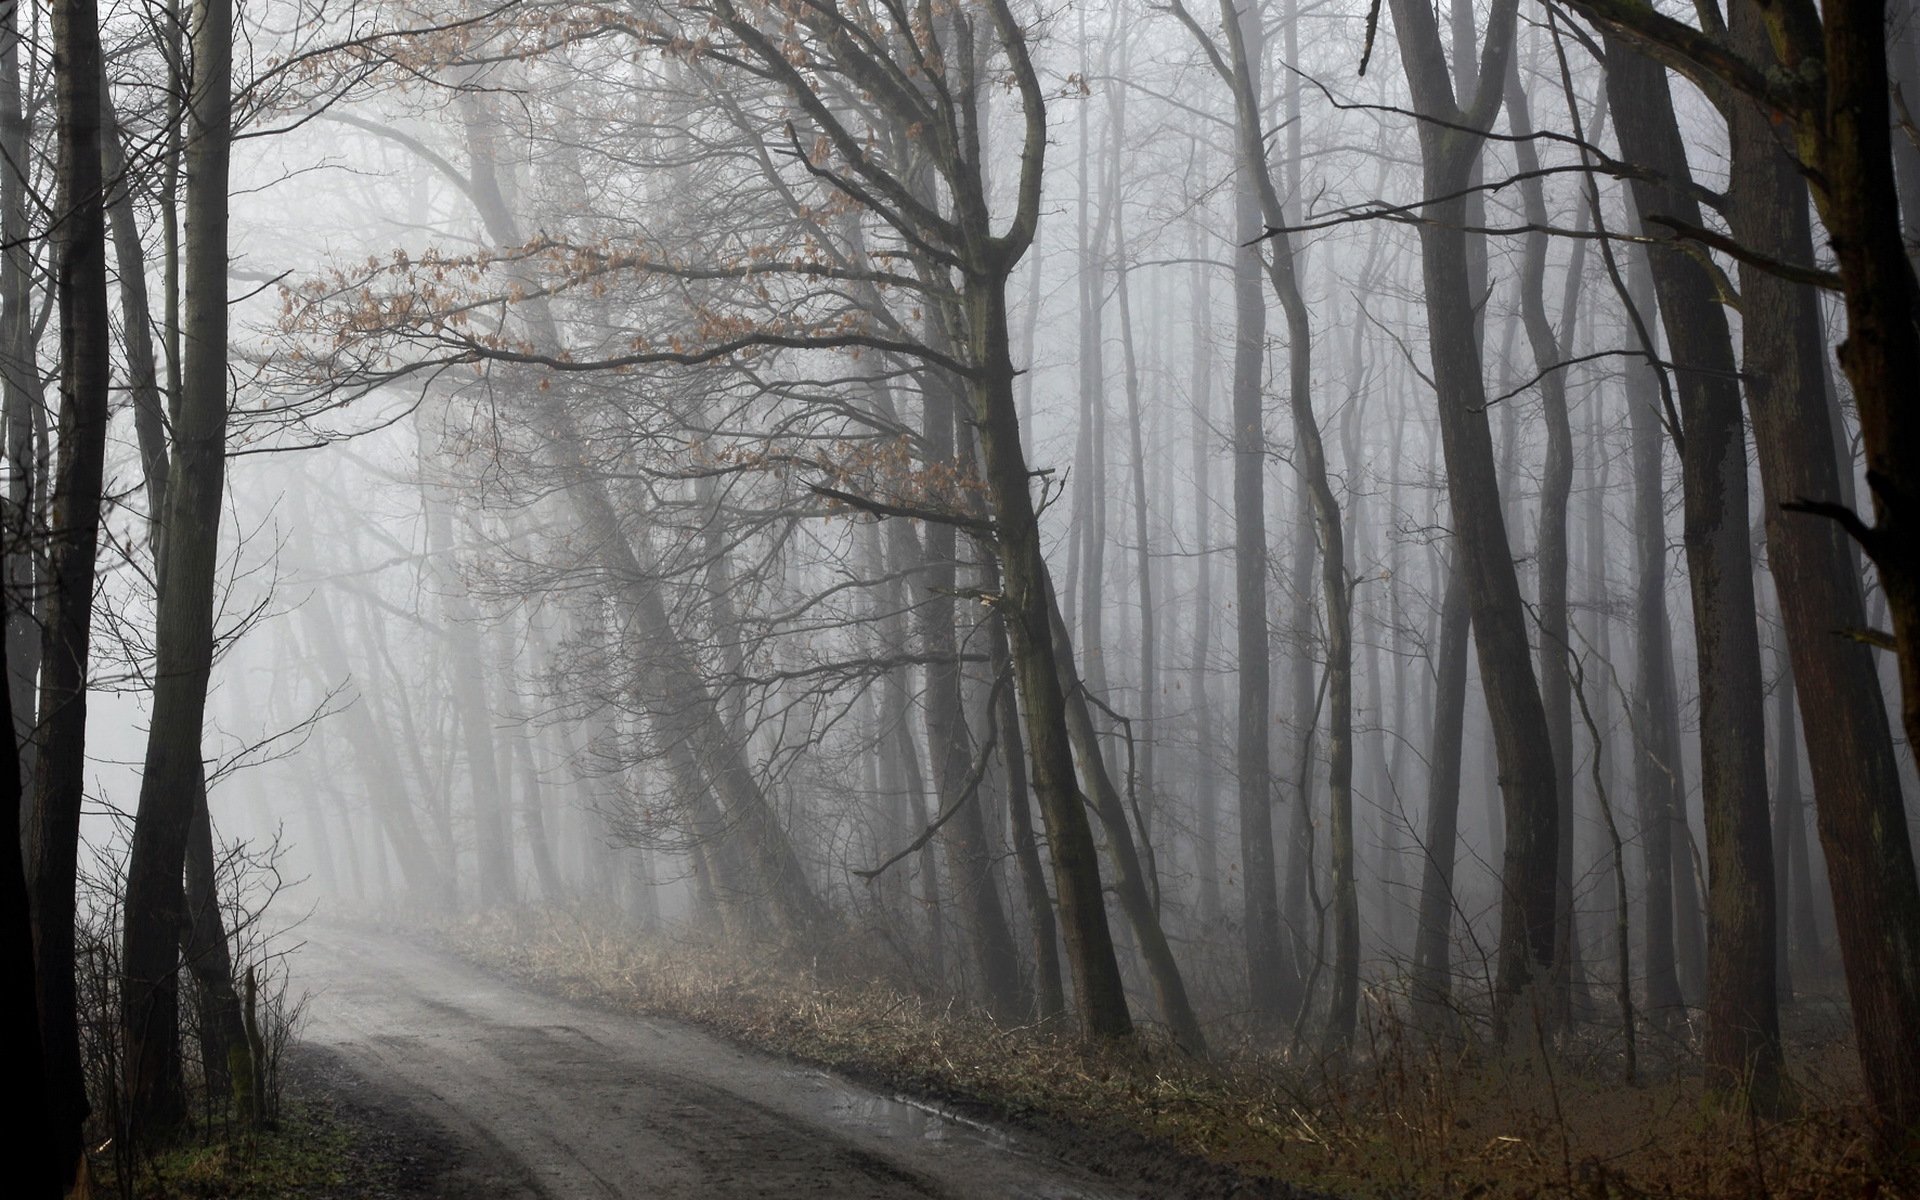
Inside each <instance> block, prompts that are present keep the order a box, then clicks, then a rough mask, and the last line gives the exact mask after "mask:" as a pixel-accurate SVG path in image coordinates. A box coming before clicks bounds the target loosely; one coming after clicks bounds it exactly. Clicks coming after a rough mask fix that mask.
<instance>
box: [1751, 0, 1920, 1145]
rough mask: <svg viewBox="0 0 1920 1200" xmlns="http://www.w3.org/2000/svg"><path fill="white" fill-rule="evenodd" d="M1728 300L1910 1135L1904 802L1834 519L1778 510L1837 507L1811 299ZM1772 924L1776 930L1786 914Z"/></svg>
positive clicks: (1768, 250) (1840, 896)
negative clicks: (1796, 505) (1736, 312)
mask: <svg viewBox="0 0 1920 1200" xmlns="http://www.w3.org/2000/svg"><path fill="white" fill-rule="evenodd" d="M1729 17H1730V20H1731V22H1732V24H1731V32H1732V35H1733V38H1734V41H1735V45H1736V46H1737V47H1739V48H1741V49H1742V50H1743V51H1744V52H1745V53H1747V54H1749V55H1756V56H1758V55H1763V54H1764V53H1765V52H1766V50H1767V47H1768V43H1767V32H1766V30H1765V28H1764V26H1763V25H1762V23H1761V15H1760V13H1759V12H1758V11H1748V6H1739V5H1736V6H1735V7H1734V8H1733V9H1732V10H1730V13H1729ZM1916 99H1920V97H1916ZM1731 126H1732V138H1733V164H1732V167H1733V174H1732V180H1731V185H1730V187H1729V190H1728V201H1729V209H1728V224H1729V227H1730V228H1731V230H1732V232H1733V235H1734V236H1735V237H1736V238H1739V239H1740V240H1741V241H1742V243H1744V244H1745V245H1748V246H1751V247H1753V248H1754V249H1755V250H1756V251H1757V252H1758V253H1760V254H1762V255H1766V256H1768V257H1771V258H1777V259H1780V260H1783V261H1788V262H1812V261H1813V251H1814V246H1813V235H1812V229H1811V221H1810V219H1809V214H1808V211H1807V192H1806V184H1805V182H1804V180H1803V179H1802V178H1801V176H1800V174H1799V172H1798V171H1797V170H1795V168H1794V166H1793V163H1792V161H1791V160H1790V159H1789V158H1788V157H1787V155H1786V153H1785V151H1784V150H1782V149H1781V147H1780V144H1779V142H1778V140H1777V135H1776V133H1775V131H1774V130H1773V128H1772V123H1771V122H1770V121H1769V120H1768V118H1767V117H1766V116H1764V115H1763V114H1761V113H1760V112H1759V111H1758V110H1757V109H1755V108H1753V107H1752V106H1749V105H1741V106H1738V107H1737V108H1736V109H1735V111H1734V115H1733V118H1732V121H1731ZM1909 150H1911V148H1909ZM1740 295H1741V335H1742V349H1743V355H1742V360H1743V361H1742V365H1743V371H1742V374H1741V379H1742V380H1743V381H1744V383H1745V384H1746V402H1747V411H1748V413H1749V414H1750V415H1751V417H1752V420H1753V433H1754V446H1755V450H1756V452H1757V454H1758V457H1759V460H1760V483H1761V490H1762V496H1763V498H1764V501H1765V512H1766V528H1767V555H1768V561H1769V563H1770V564H1771V566H1772V569H1773V576H1774V581H1775V592H1776V594H1777V595H1778V597H1779V601H1780V615H1781V619H1782V621H1783V623H1784V624H1785V627H1786V639H1787V648H1788V651H1789V653H1790V655H1791V660H1792V670H1791V673H1790V683H1789V682H1788V681H1786V680H1783V686H1787V687H1789V688H1790V689H1797V690H1798V692H1799V694H1800V696H1801V697H1802V699H1803V701H1804V702H1803V703H1802V704H1801V705H1800V706H1799V707H1800V720H1801V722H1802V725H1803V727H1804V729H1805V731H1806V741H1807V757H1808V763H1809V766H1810V767H1811V769H1812V776H1813V792H1814V803H1815V805H1816V807H1817V809H1818V811H1819V814H1820V828H1821V843H1822V845H1823V846H1824V847H1825V849H1826V852H1827V870H1828V878H1829V881H1830V886H1831V888H1832V891H1833V897H1834V905H1835V909H1836V911H1838V912H1839V913H1841V914H1843V915H1842V918H1841V923H1840V927H1841V934H1842V940H1841V956H1842V960H1843V962H1844V964H1845V968H1846V977H1847V991H1848V995H1849V997H1850V999H1851V1000H1852V1005H1853V1015H1854V1029H1855V1041H1856V1044H1857V1045H1858V1047H1859V1053H1860V1056H1861V1060H1860V1061H1861V1069H1862V1071H1863V1073H1864V1075H1865V1077H1866V1079H1867V1085H1868V1090H1869V1092H1870V1094H1871V1095H1872V1096H1873V1097H1874V1100H1875V1104H1876V1107H1878V1108H1880V1109H1881V1110H1882V1111H1889V1112H1891V1111H1904V1112H1905V1113H1906V1119H1907V1122H1908V1124H1909V1125H1910V1126H1911V1125H1914V1124H1916V1123H1920V1055H1915V1054H1888V1053H1886V1048H1887V1047H1889V1046H1920V880H1917V879H1916V876H1915V870H1914V861H1913V847H1912V842H1911V839H1910V836H1909V834H1908V826H1907V819H1906V813H1905V810H1904V809H1903V807H1902V804H1901V795H1900V777H1899V760H1898V758H1897V757H1896V753H1895V750H1894V745H1893V730H1892V729H1891V727H1890V725H1889V723H1888V719H1887V713H1886V707H1885V704H1884V702H1883V701H1882V699H1881V692H1880V686H1879V677H1878V673H1877V672H1876V670H1875V667H1874V663H1873V658H1872V651H1871V650H1869V649H1868V648H1867V647H1866V646H1864V645H1861V644H1860V643H1858V642H1855V641H1852V640H1850V639H1848V638H1846V637H1844V636H1841V635H1839V634H1837V633H1836V632H1835V631H1836V630H1840V629H1856V628H1860V627H1862V626H1864V625H1865V624H1866V614H1865V609H1864V605H1863V603H1862V598H1861V587H1860V576H1859V574H1858V572H1857V570H1856V569H1855V565H1854V562H1853V556H1852V551H1851V548H1850V547H1849V546H1848V544H1847V541H1846V539H1845V536H1844V533H1843V531H1842V530H1841V529H1840V528H1839V527H1838V526H1836V525H1835V524H1834V523H1833V522H1832V521H1829V520H1826V519H1823V518H1821V517H1815V516H1808V515H1804V514H1799V513H1790V512H1787V511H1786V510H1785V509H1784V507H1783V506H1784V505H1787V504H1790V503H1793V502H1795V501H1806V500H1813V501H1821V502H1826V503H1830V504H1838V503H1844V502H1845V497H1844V496H1843V494H1842V492H1841V488H1840V480H1839V477H1838V472H1837V470H1836V469H1835V447H1834V445H1833V442H1832V437H1831V427H1830V426H1829V424H1828V421H1827V413H1826V403H1825V388H1824V386H1823V377H1824V375H1825V357H1826V350H1825V338H1824V336H1823V330H1822V327H1821V318H1820V301H1819V298H1818V297H1817V296H1815V295H1814V294H1813V292H1812V291H1811V289H1809V288H1807V287H1804V286H1802V285H1798V284H1795V283H1791V282H1789V281H1787V280H1784V279H1781V278H1779V277H1777V276H1775V275H1771V274H1768V273H1767V272H1766V271H1763V270H1760V269H1758V268H1755V267H1751V266H1747V265H1744V264H1743V265H1742V266H1741V268H1740ZM1910 384H1911V380H1909V381H1908V386H1910ZM1901 403H1905V404H1909V405H1910V404H1911V400H1910V399H1907V400H1903V401H1901ZM1909 531H1910V532H1911V529H1910V530H1909ZM1892 590H1893V589H1892V587H1891V586H1890V588H1889V595H1891V594H1892ZM1909 703H1911V699H1909ZM1783 736H1784V737H1785V738H1786V739H1787V740H1786V741H1785V742H1783V743H1782V744H1781V745H1780V747H1779V748H1778V752H1779V761H1780V762H1781V763H1782V769H1783V770H1785V769H1786V766H1787V765H1788V764H1789V760H1790V755H1789V750H1790V749H1792V750H1795V751H1797V747H1790V745H1789V744H1788V743H1790V742H1791V740H1792V738H1791V731H1790V730H1787V731H1783ZM1791 766H1792V770H1793V778H1792V779H1791V781H1790V780H1789V779H1788V778H1787V777H1786V776H1784V775H1782V776H1781V777H1780V778H1779V780H1778V783H1777V787H1778V800H1777V803H1778V805H1779V807H1780V809H1781V810H1782V814H1783V818H1784V819H1785V820H1788V821H1791V822H1793V823H1795V824H1797V823H1798V822H1799V820H1800V816H1799V808H1800V803H1799V797H1798V788H1799V779H1798V774H1799V764H1798V761H1797V757H1795V758H1793V759H1792V761H1791ZM1789 787H1791V788H1792V789H1793V791H1792V792H1791V793H1789V791H1788V788H1789ZM1789 801H1791V804H1790V805H1789ZM1783 828H1784V827H1783ZM1781 849H1788V850H1790V849H1791V847H1790V845H1789V846H1782V847H1781ZM1789 865H1790V864H1789V863H1788V862H1787V861H1784V860H1781V861H1776V862H1775V863H1774V870H1775V871H1776V872H1777V873H1778V875H1779V877H1780V880H1781V882H1782V883H1785V882H1786V881H1787V880H1789V879H1790V878H1791V876H1790V874H1789ZM1869 914H1870V915H1869ZM1777 916H1778V917H1779V918H1780V920H1781V923H1782V925H1783V927H1784V923H1785V910H1784V909H1782V910H1780V911H1779V912H1778V913H1777ZM1777 944H1778V942H1777V941H1776V945H1777Z"/></svg>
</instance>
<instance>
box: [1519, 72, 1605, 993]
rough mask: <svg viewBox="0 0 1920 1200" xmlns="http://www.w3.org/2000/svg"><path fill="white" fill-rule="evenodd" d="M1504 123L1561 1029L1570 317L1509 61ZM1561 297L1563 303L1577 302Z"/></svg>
mask: <svg viewBox="0 0 1920 1200" xmlns="http://www.w3.org/2000/svg"><path fill="white" fill-rule="evenodd" d="M1506 88H1507V121H1508V124H1509V126H1510V127H1511V129H1512V131H1513V135H1514V139H1515V141H1514V155H1515V163H1516V165H1517V166H1518V168H1519V171H1520V173H1521V174H1522V176H1523V177H1524V176H1528V175H1531V176H1532V177H1531V178H1522V180H1521V183H1520V195H1521V199H1522V201H1523V204H1524V206H1525V211H1526V214H1527V221H1528V223H1529V224H1530V225H1532V226H1534V228H1535V232H1531V233H1529V234H1528V235H1527V237H1526V242H1525V256H1524V258H1523V260H1522V263H1521V268H1520V281H1519V289H1520V314H1521V320H1522V322H1523V323H1524V324H1525V326H1526V330H1527V342H1528V345H1529V347H1530V348H1531V349H1532V351H1533V363H1534V369H1535V370H1536V371H1537V372H1539V375H1540V385H1539V386H1540V402H1541V409H1542V412H1543V414H1544V416H1545V419H1546V427H1547V460H1546V464H1545V466H1544V468H1543V469H1542V472H1541V476H1540V523H1539V535H1538V536H1539V545H1538V548H1537V550H1536V552H1535V559H1536V562H1537V563H1538V569H1539V620H1540V699H1541V703H1542V704H1543V705H1544V706H1545V708H1546V715H1547V733H1548V735H1549V736H1550V737H1551V738H1552V741H1553V776H1554V792H1555V795H1556V797H1557V800H1558V805H1559V821H1558V824H1557V831H1558V845H1557V851H1556V857H1557V861H1558V864H1559V865H1558V868H1557V869H1556V871H1555V880H1556V883H1555V892H1554V941H1555V946H1556V950H1555V952H1554V981H1553V1003H1554V1019H1555V1022H1556V1023H1557V1024H1559V1025H1561V1026H1562V1027H1565V1026H1567V1025H1570V1024H1571V1023H1572V1020H1573V980H1574V976H1575V975H1576V974H1577V972H1578V971H1579V965H1578V963H1577V961H1576V960H1577V957H1578V943H1577V941H1576V939H1575V936H1574V917H1573V874H1574V868H1573V687H1572V682H1571V678H1570V676H1569V674H1568V668H1567V655H1568V652H1569V650H1571V648H1572V646H1571V643H1570V642H1569V641H1568V640H1567V638H1568V634H1567V629H1568V625H1567V505H1568V502H1569V500H1570V499H1571V498H1572V495H1573V425H1572V421H1571V418H1570V417H1569V415H1568V412H1567V375H1566V369H1565V368H1563V367H1562V366H1561V364H1562V362H1564V361H1565V360H1566V358H1567V357H1568V356H1569V353H1570V351H1571V349H1572V336H1573V326H1574V317H1575V313H1574V311H1573V310H1572V309H1571V308H1569V309H1567V310H1565V311H1562V312H1561V314H1560V329H1559V331H1558V332H1556V331H1555V329H1554V327H1553V323H1552V321H1551V320H1550V319H1549V318H1548V316H1547V304H1546V274H1547V233H1546V230H1547V227H1548V225H1549V220H1548V217H1547V204H1546V196H1545V189H1544V188H1543V187H1542V186H1541V182H1540V178H1539V176H1538V174H1537V173H1538V171H1539V169H1540V156H1539V154H1538V152H1537V151H1536V150H1535V148H1534V144H1533V140H1532V138H1533V117H1532V113H1531V112H1530V110H1529V108H1528V103H1527V93H1526V89H1525V88H1524V87H1523V86H1521V82H1520V67H1519V62H1518V56H1517V55H1515V56H1513V58H1512V59H1510V60H1509V66H1508V70H1507V79H1506ZM1585 249H1586V243H1585V242H1584V241H1576V242H1575V243H1574V250H1573V256H1572V259H1571V261H1570V262H1569V263H1568V265H1567V270H1568V272H1569V274H1571V275H1574V276H1577V275H1578V274H1579V272H1580V268H1581V265H1582V260H1583V257H1584V253H1585ZM1578 295H1579V293H1578V291H1576V290H1574V289H1573V288H1571V287H1569V288H1568V289H1567V296H1568V297H1569V298H1570V299H1572V298H1577V297H1578Z"/></svg>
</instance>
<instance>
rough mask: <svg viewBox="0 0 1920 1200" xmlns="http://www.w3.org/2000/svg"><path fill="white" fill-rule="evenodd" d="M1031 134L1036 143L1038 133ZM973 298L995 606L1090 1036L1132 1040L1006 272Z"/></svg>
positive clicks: (971, 334)
mask: <svg viewBox="0 0 1920 1200" xmlns="http://www.w3.org/2000/svg"><path fill="white" fill-rule="evenodd" d="M1028 119H1029V123H1030V125H1031V124H1032V123H1033V122H1034V121H1036V120H1038V121H1039V122H1040V123H1041V124H1042V127H1043V128H1044V116H1042V115H1038V114H1029V118H1028ZM1043 140H1044V139H1043ZM1028 141H1029V149H1030V151H1031V143H1032V141H1033V131H1032V130H1031V129H1029V137H1028ZM1006 267H1007V268H1010V267H1011V264H1006ZM965 301H966V306H965V312H966V317H967V335H968V346H967V348H968V351H969V354H970V356H971V359H972V361H973V362H974V364H975V373H974V375H973V376H971V377H970V378H969V380H968V391H969V396H968V399H969V400H970V402H971V403H970V407H971V409H972V412H971V414H970V415H971V416H972V418H973V420H974V423H975V428H976V429H977V430H978V434H979V438H980V454H981V459H982V466H983V468H984V475H985V478H986V482H987V490H988V496H989V499H990V501H991V504H992V508H993V523H994V533H995V538H996V542H997V545H998V552H999V558H1000V572H1001V578H1002V579H1003V581H1004V586H1003V588H1002V590H1001V592H1000V595H999V598H998V601H997V603H996V605H995V607H996V608H997V609H998V611H999V613H1000V615H1001V618H1002V620H1003V621H1004V622H1005V623H1006V629H1007V633H1008V638H1009V642H1010V644H1011V648H1012V652H1013V662H1014V678H1015V680H1016V681H1017V683H1018V684H1019V690H1020V700H1021V703H1022V707H1023V709H1024V711H1025V713H1026V718H1027V750H1028V753H1029V754H1030V755H1031V759H1032V765H1033V783H1034V792H1035V794H1036V795H1037V797H1038V798H1039V802H1040V814H1041V818H1042V820H1043V821H1044V822H1045V824H1046V828H1047V844H1048V848H1049V849H1050V850H1051V852H1052V856H1053V878H1054V887H1055V889H1056V891H1057V892H1058V894H1059V904H1060V924H1061V929H1062V933H1063V935H1064V938H1065V941H1066V947H1067V964H1068V967H1069V969H1070V970H1071V971H1072V974H1073V991H1074V1002H1075V1004H1076V1006H1077V1008H1078V1011H1079V1016H1080V1020H1081V1022H1082V1024H1083V1025H1084V1026H1085V1028H1086V1031H1087V1033H1088V1034H1089V1035H1091V1036H1094V1037H1098V1038H1125V1037H1129V1036H1131V1035H1132V1032H1133V1018H1132V1016H1131V1014H1130V1013H1128V1011H1127V998H1126V992H1125V989H1124V988H1123V987H1122V986H1121V982H1120V967H1119V963H1118V961H1117V960H1116V959H1115V958H1114V954H1113V939H1112V935H1111V934H1110V932H1109V930H1108V928H1107V914H1106V905H1105V902H1104V900H1103V899H1102V896H1101V888H1100V865H1099V860H1098V858H1097V857H1096V851H1095V849H1094V842H1093V830H1092V828H1091V827H1090V826H1089V824H1088V822H1087V816H1086V809H1085V801H1084V798H1083V797H1082V795H1081V793H1080V788H1079V786H1078V783H1077V781H1076V779H1075V776H1074V768H1073V749H1072V746H1071V743H1070V741H1069V737H1068V733H1067V719H1066V694H1065V691H1064V684H1065V682H1066V681H1065V680H1063V679H1062V678H1061V677H1060V673H1059V666H1058V663H1057V660H1056V656H1055V648H1054V631H1053V625H1052V617H1053V595H1052V587H1051V585H1050V583H1049V580H1048V576H1047V564H1046V559H1045V557H1044V556H1043V555H1042V554H1041V550H1040V524H1039V520H1038V518H1037V516H1036V514H1035V512H1034V508H1033V496H1032V493H1031V490H1030V489H1031V487H1032V478H1033V477H1032V473H1031V472H1030V471H1029V470H1028V469H1027V461H1026V454H1025V452H1024V451H1023V449H1022V447H1021V444H1020V424H1019V420H1020V418H1019V413H1018V409H1017V408H1016V406H1015V402H1014V395H1013V380H1014V367H1013V361H1012V357H1011V355H1010V354H1009V351H1008V339H1007V300H1006V269H1004V268H1003V269H1000V270H997V271H991V272H987V273H984V274H981V275H977V276H970V277H969V279H968V281H967V290H966V295H965Z"/></svg>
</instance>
